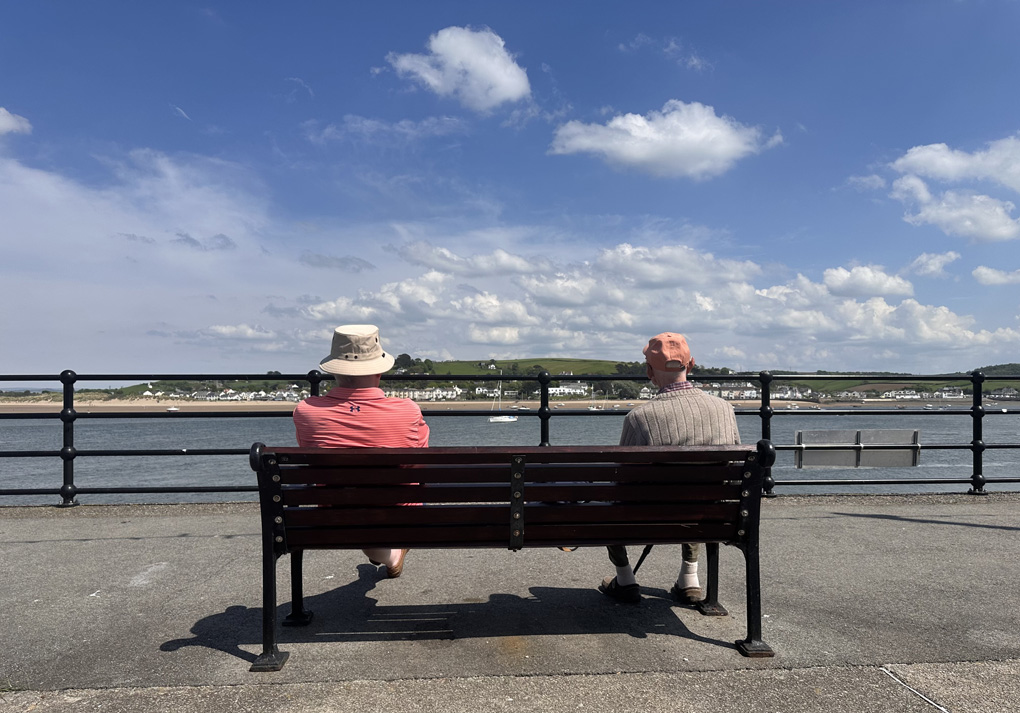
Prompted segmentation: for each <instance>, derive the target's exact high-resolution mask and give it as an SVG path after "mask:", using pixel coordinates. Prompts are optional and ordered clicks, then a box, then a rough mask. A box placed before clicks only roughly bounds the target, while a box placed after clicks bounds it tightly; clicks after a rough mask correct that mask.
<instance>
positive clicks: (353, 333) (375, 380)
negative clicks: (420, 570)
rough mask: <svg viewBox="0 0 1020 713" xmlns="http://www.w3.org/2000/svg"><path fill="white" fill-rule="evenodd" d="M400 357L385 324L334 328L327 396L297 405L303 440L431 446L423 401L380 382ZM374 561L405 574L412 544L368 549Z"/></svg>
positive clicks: (331, 444) (326, 364)
mask: <svg viewBox="0 0 1020 713" xmlns="http://www.w3.org/2000/svg"><path fill="white" fill-rule="evenodd" d="M393 362H394V358H393V356H392V355H391V354H389V353H387V352H384V351H383V348H382V343H381V342H380V341H379V328H378V327H376V326H374V325H371V324H348V325H344V326H342V327H337V328H336V329H335V330H334V331H333V346H332V349H331V350H330V353H329V356H327V357H326V358H324V359H323V360H322V361H321V362H319V368H320V369H322V371H324V372H326V373H327V374H333V375H334V377H335V378H336V386H335V387H334V388H332V389H330V391H329V393H328V394H326V395H325V396H312V397H310V398H307V399H305V400H304V401H302V402H301V403H299V404H298V405H297V407H296V408H295V409H294V427H295V429H296V430H297V442H298V445H299V446H311V447H323V448H427V447H428V445H429V427H428V425H427V424H426V423H425V419H424V418H422V415H421V409H420V408H418V404H416V403H414V401H411V400H410V399H389V398H386V396H385V395H384V394H383V391H382V389H380V388H379V382H380V380H381V378H382V375H383V373H384V372H387V371H389V370H390V369H392V368H393ZM363 551H364V553H365V554H366V555H368V559H369V561H370V562H372V564H376V565H379V564H382V565H386V575H387V576H388V577H399V576H400V574H401V572H403V569H404V557H405V556H406V555H407V550H406V549H405V550H394V549H386V548H373V549H367V550H363Z"/></svg>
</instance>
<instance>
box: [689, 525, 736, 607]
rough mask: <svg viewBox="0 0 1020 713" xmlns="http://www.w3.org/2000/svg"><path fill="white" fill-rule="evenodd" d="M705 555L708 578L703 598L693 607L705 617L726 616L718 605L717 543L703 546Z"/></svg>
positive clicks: (720, 605)
mask: <svg viewBox="0 0 1020 713" xmlns="http://www.w3.org/2000/svg"><path fill="white" fill-rule="evenodd" d="M705 555H706V557H707V559H708V578H707V586H706V587H705V598H704V599H702V600H701V601H700V602H698V603H697V604H696V605H695V606H697V607H698V611H700V612H701V613H702V614H704V615H705V616H726V615H728V614H729V612H728V611H726V607H724V606H723V605H722V604H720V603H719V543H718V542H708V543H706V544H705Z"/></svg>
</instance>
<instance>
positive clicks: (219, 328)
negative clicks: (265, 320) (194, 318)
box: [209, 324, 277, 341]
mask: <svg viewBox="0 0 1020 713" xmlns="http://www.w3.org/2000/svg"><path fill="white" fill-rule="evenodd" d="M209 332H210V333H212V334H213V335H215V336H217V337H224V338H226V339H242V340H258V341H266V340H272V339H276V338H277V335H276V334H275V333H274V332H272V331H270V330H268V329H265V328H263V327H261V326H259V325H255V326H254V327H252V326H249V325H247V324H238V325H233V326H231V325H213V326H211V327H209Z"/></svg>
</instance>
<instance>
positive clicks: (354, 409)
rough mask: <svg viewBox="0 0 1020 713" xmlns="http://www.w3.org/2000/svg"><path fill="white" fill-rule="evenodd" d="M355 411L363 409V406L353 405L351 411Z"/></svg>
mask: <svg viewBox="0 0 1020 713" xmlns="http://www.w3.org/2000/svg"><path fill="white" fill-rule="evenodd" d="M355 411H361V407H360V406H351V413H354V412H355Z"/></svg>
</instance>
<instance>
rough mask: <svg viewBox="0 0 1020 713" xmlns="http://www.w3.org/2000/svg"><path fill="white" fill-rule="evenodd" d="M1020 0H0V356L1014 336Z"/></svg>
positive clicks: (887, 353) (821, 350) (938, 357)
mask: <svg viewBox="0 0 1020 713" xmlns="http://www.w3.org/2000/svg"><path fill="white" fill-rule="evenodd" d="M1018 24H1020V3H1018V2H1016V1H1015V0H985V1H981V0H976V1H973V2H966V1H950V0H925V1H923V2H921V1H918V2H896V3H889V2H869V1H864V2H856V3H819V2H778V3H762V2H725V1H724V2H714V3H696V2H654V3H641V2H638V3H592V2H569V1H567V2H555V3H548V2H543V3H539V2H518V3H502V4H497V3H478V2H429V3H421V2H414V3H412V2H407V3H399V2H377V3H334V2H300V3H287V4H283V3H268V2H251V3H247V2H245V3H241V2H231V3H190V2H186V1H182V2H174V3H136V2H97V3H73V2H47V1H46V0H40V1H38V2H33V3H5V4H3V5H2V6H0V67H3V70H2V71H0V245H2V254H0V296H2V301H3V308H2V310H0V330H2V334H3V335H4V338H3V339H0V372H2V373H21V374H38V373H56V372H58V371H60V370H62V369H67V368H70V369H74V370H76V371H78V372H81V373H85V372H91V373H96V372H100V373H109V372H130V373H155V372H163V373H167V372H174V373H189V372H198V371H235V372H237V371H250V372H256V373H261V372H264V371H268V370H271V369H275V370H280V371H285V372H292V371H306V370H308V369H311V368H314V367H315V366H316V364H317V363H318V360H319V359H320V358H321V357H322V356H324V355H325V353H326V352H327V351H328V343H329V338H330V334H331V332H332V329H333V328H334V327H335V326H337V325H339V324H345V323H365V322H369V323H375V324H378V325H379V326H380V328H381V330H382V335H383V339H384V343H385V345H386V346H387V348H388V349H389V350H390V351H392V352H394V353H401V352H407V353H410V354H412V355H414V356H419V357H422V358H425V357H429V358H432V359H434V360H435V359H449V358H456V359H476V358H477V359H488V358H491V357H495V358H511V357H518V358H524V357H541V356H574V357H592V358H601V359H619V360H628V361H630V360H639V359H640V358H641V356H640V355H641V351H640V349H641V346H643V344H644V343H645V341H646V340H647V338H648V337H649V336H651V335H652V334H655V333H657V332H660V331H665V330H671V331H680V332H683V333H685V334H687V335H688V338H689V341H690V343H691V346H692V351H693V353H694V356H695V358H696V359H697V361H698V362H699V363H702V364H705V365H711V366H729V367H732V368H736V369H741V370H750V371H757V370H759V369H764V368H773V369H775V368H783V369H800V370H806V371H813V370H816V369H827V370H891V371H910V372H915V373H935V372H943V371H956V370H967V369H973V368H976V367H979V366H983V365H987V364H994V363H1002V362H1010V361H1020V324H1018V320H1017V317H1018V310H1020V250H1018V244H1020V209H1018V208H1017V207H1016V205H1015V204H1016V203H1017V202H1018V200H1020V198H1018V193H1020V92H1018V91H1017V90H1016V83H1017V80H1016V68H1017V67H1018V66H1020V43H1018V42H1016V32H1017V27H1018Z"/></svg>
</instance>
